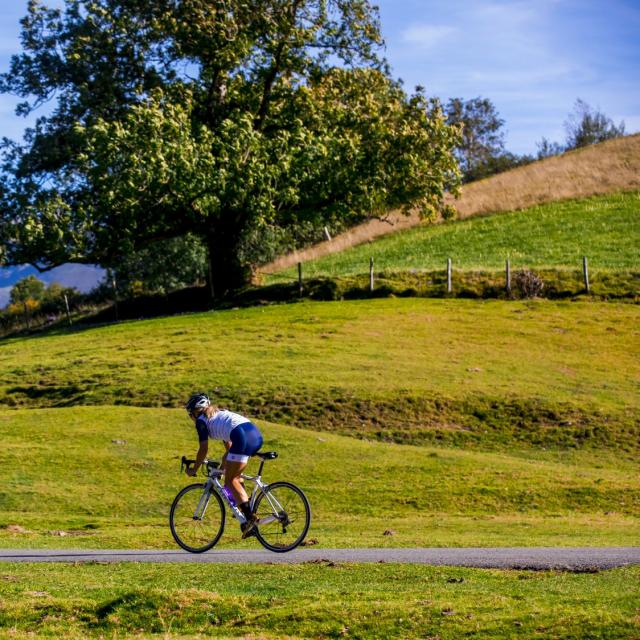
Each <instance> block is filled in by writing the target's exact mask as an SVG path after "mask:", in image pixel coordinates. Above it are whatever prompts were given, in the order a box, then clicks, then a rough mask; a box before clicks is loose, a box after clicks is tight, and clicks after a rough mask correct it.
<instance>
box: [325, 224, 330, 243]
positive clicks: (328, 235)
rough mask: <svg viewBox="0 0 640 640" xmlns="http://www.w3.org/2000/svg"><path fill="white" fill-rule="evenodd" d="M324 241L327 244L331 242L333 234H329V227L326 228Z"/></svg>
mask: <svg viewBox="0 0 640 640" xmlns="http://www.w3.org/2000/svg"><path fill="white" fill-rule="evenodd" d="M324 239H325V240H326V241H327V242H331V234H330V233H329V229H327V227H325V228H324Z"/></svg>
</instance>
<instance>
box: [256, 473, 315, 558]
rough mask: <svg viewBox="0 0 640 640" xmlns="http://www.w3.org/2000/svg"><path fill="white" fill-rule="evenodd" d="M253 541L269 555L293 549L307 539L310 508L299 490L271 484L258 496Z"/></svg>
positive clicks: (276, 483) (285, 485)
mask: <svg viewBox="0 0 640 640" xmlns="http://www.w3.org/2000/svg"><path fill="white" fill-rule="evenodd" d="M254 511H255V514H256V516H257V517H258V525H257V527H256V538H258V541H259V542H260V544H261V545H262V546H263V547H264V548H265V549H269V551H275V552H276V553H284V552H285V551H291V550H292V549H295V548H296V547H297V546H298V545H299V544H300V543H301V542H302V541H303V540H304V537H305V536H306V535H307V531H309V525H310V524H311V507H310V506H309V501H308V500H307V497H306V496H305V495H304V493H303V492H302V490H301V489H299V488H298V487H296V486H295V485H294V484H291V483H290V482H274V483H273V484H270V485H268V486H267V487H265V488H264V489H263V491H261V492H260V493H259V494H258V497H257V498H256V502H255V506H254Z"/></svg>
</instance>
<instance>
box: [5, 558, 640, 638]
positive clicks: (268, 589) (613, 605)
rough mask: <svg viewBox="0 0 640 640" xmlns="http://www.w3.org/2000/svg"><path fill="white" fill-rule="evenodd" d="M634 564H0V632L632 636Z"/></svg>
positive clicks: (637, 575) (639, 578) (638, 579)
mask: <svg viewBox="0 0 640 640" xmlns="http://www.w3.org/2000/svg"><path fill="white" fill-rule="evenodd" d="M639 584H640V569H639V568H637V567H636V568H625V569H616V570H613V571H606V572H601V573H598V574H595V575H592V574H588V575H585V574H566V573H556V572H536V573H528V572H524V571H486V570H472V569H458V568H432V567H413V566H398V565H365V566H363V565H360V566H358V565H349V564H345V565H339V564H338V565H336V564H333V563H326V562H319V563H317V564H312V565H303V566H291V567H283V566H265V565H262V566H249V567H246V566H234V567H233V569H232V570H229V569H228V568H226V567H221V566H215V565H208V566H206V567H205V568H204V569H203V568H202V567H198V566H196V565H190V566H188V565H187V566H186V565H158V566H153V565H131V564H126V565H118V566H102V565H93V566H87V565H83V566H55V567H46V566H43V565H26V566H25V565H4V566H3V567H0V597H1V598H2V605H1V606H0V637H2V638H25V637H34V635H37V636H38V637H65V638H73V639H78V638H82V639H84V638H122V637H135V638H193V639H195V638H210V637H217V638H220V637H222V638H265V639H272V638H341V637H348V638H381V639H386V638H431V639H435V638H439V639H440V640H457V639H458V638H462V637H470V638H567V639H569V638H573V639H575V640H578V639H579V640H586V639H593V640H595V639H602V640H616V639H621V640H622V639H625V640H628V639H629V638H634V637H636V636H637V634H638V631H639V626H638V622H639V621H638V596H639V595H640V593H639V589H638V585H639Z"/></svg>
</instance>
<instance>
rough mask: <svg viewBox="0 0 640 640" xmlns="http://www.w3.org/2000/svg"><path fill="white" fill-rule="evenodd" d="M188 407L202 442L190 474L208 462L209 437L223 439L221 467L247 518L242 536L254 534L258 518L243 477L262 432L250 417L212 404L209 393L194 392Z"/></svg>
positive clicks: (259, 442)
mask: <svg viewBox="0 0 640 640" xmlns="http://www.w3.org/2000/svg"><path fill="white" fill-rule="evenodd" d="M185 409H186V410H187V413H188V414H189V417H190V418H191V419H192V420H193V421H194V422H195V425H196V431H197V432H198V441H199V443H200V446H199V448H198V453H197V454H196V462H195V464H194V465H193V467H191V468H190V469H188V470H187V473H188V475H190V476H195V475H196V472H197V471H198V468H199V467H200V466H201V465H202V464H203V463H204V461H205V459H206V457H207V452H208V450H209V438H211V439H212V440H222V442H223V443H224V446H225V449H226V452H225V454H224V456H223V457H222V463H221V465H220V466H221V469H223V470H224V479H225V486H226V487H227V488H228V489H229V490H230V491H231V493H232V494H233V497H234V498H235V501H236V503H237V505H238V508H239V509H240V510H241V511H242V513H243V515H244V517H245V518H246V519H247V522H246V523H245V524H243V525H242V526H241V528H242V537H243V538H247V537H248V536H250V535H252V534H253V533H254V528H255V523H256V517H255V515H254V514H253V513H252V512H251V507H250V506H249V497H248V496H247V492H246V491H245V489H244V485H243V484H242V479H241V477H240V476H241V474H242V472H243V471H244V469H245V467H246V466H247V463H248V462H249V458H250V457H251V456H253V455H255V454H256V453H257V452H258V451H259V450H260V447H261V446H262V434H261V433H260V430H259V429H258V427H256V425H255V424H253V423H252V422H251V421H250V420H249V419H248V418H245V417H244V416H241V415H240V414H238V413H233V412H232V411H226V410H223V409H219V408H218V407H216V406H214V405H212V404H211V401H210V400H209V397H208V396H207V394H206V393H202V392H198V393H194V394H193V395H192V396H191V397H190V398H189V400H188V401H187V404H186V405H185Z"/></svg>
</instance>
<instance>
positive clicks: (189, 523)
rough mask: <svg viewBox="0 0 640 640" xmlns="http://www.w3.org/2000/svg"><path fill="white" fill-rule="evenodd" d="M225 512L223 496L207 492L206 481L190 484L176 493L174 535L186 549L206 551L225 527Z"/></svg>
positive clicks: (171, 519)
mask: <svg viewBox="0 0 640 640" xmlns="http://www.w3.org/2000/svg"><path fill="white" fill-rule="evenodd" d="M224 519H225V512H224V506H223V504H222V500H221V499H220V496H219V495H218V494H217V493H216V492H215V491H212V492H211V493H208V494H205V485H204V484H202V483H199V484H190V485H189V486H187V487H185V488H184V489H183V490H182V491H180V493H179V494H178V495H177V496H176V497H175V500H174V501H173V504H172V505H171V511H170V512H169V526H170V528H171V535H173V539H174V540H175V541H176V542H177V543H178V544H179V545H180V546H181V547H182V548H183V549H185V550H186V551H189V552H191V553H203V552H204V551H208V550H209V549H211V547H213V546H214V545H215V544H216V543H217V542H218V540H220V536H221V535H222V531H223V530H224Z"/></svg>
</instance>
